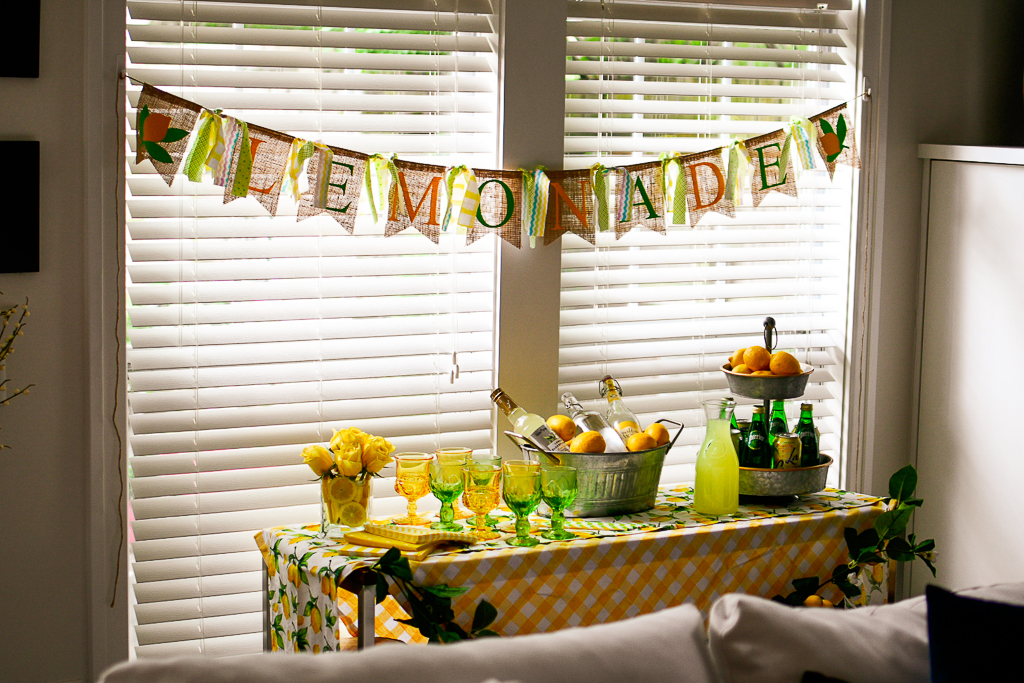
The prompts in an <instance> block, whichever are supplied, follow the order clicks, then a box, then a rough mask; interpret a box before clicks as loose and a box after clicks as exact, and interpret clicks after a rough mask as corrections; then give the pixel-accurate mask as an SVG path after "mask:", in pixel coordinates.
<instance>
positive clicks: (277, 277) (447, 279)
mask: <svg viewBox="0 0 1024 683" xmlns="http://www.w3.org/2000/svg"><path fill="white" fill-rule="evenodd" d="M496 25H497V20H496V17H495V15H494V13H493V12H492V10H491V3H489V2H486V1H481V0H458V1H454V0H453V1H448V0H438V1H437V2H433V0H429V1H418V2H397V1H394V2H388V1H380V2H368V1H361V0H348V1H346V2H337V1H336V2H329V3H328V2H325V3H323V6H321V4H320V3H313V2H297V1H293V0H278V1H277V2H276V3H273V4H272V3H265V2H259V1H251V2H228V1H224V2H191V1H187V2H186V1H181V0H129V1H128V35H127V39H126V40H127V43H126V44H127V59H128V73H129V75H130V76H132V77H134V78H137V79H140V80H143V81H146V82H149V83H151V84H153V85H155V86H157V87H159V88H161V89H164V90H167V91H169V92H171V93H174V94H176V95H179V96H181V97H184V98H186V99H189V100H192V101H195V102H198V103H200V104H202V105H203V106H206V107H209V108H218V109H224V110H225V111H226V112H227V113H230V114H231V115H233V116H237V117H239V118H242V119H243V120H246V121H249V122H251V123H256V124H260V125H263V126H266V127H269V128H273V129H276V130H280V131H283V132H287V133H290V134H294V135H297V136H299V137H303V138H306V139H311V140H320V141H323V142H325V143H327V144H331V145H335V146H339V147H345V148H348V149H354V150H357V151H360V152H364V153H375V152H380V153H386V154H391V153H397V154H399V155H400V156H401V157H402V158H403V159H407V160H414V161H416V160H418V161H425V162H429V163H435V164H447V163H449V162H450V161H451V160H453V159H456V158H457V159H458V161H459V163H469V164H472V165H477V166H482V167H491V168H493V167H494V165H495V153H496V148H497V138H496V121H497V91H498V89H497V77H496V72H497V57H496V44H497V40H496V37H495V30H496ZM138 93H139V88H137V87H135V86H129V90H128V94H129V104H128V109H129V110H128V116H127V122H126V125H127V126H128V133H129V135H128V140H129V147H130V152H131V153H130V154H129V156H128V159H127V168H128V177H127V255H128V262H127V279H128V319H129V327H128V338H129V346H128V363H129V428H130V434H129V465H130V490H131V498H130V506H129V507H130V520H131V539H130V540H131V543H130V556H129V559H130V563H131V586H132V593H133V605H132V615H131V620H132V625H133V629H132V639H133V640H132V646H133V654H135V655H137V656H160V655H173V654H186V653H199V652H205V653H208V654H235V653H241V652H252V651H258V650H260V649H262V636H261V629H262V615H261V609H262V602H261V592H260V568H261V560H260V556H259V552H258V551H257V550H256V546H255V542H254V539H253V535H254V533H255V531H256V530H258V529H261V528H264V527H267V526H273V525H279V524H294V523H315V522H318V521H319V519H320V513H319V487H318V486H317V485H316V484H315V483H313V475H312V473H311V472H310V470H309V468H308V467H306V466H305V465H303V464H302V463H301V459H300V452H301V449H302V447H303V446H304V445H306V444H309V443H317V442H325V441H327V440H329V438H330V436H331V432H332V430H333V429H334V428H340V427H345V426H358V427H360V428H361V429H363V430H364V431H368V432H371V433H373V434H378V435H381V436H385V437H386V438H388V439H390V440H391V441H392V442H393V443H394V444H395V446H396V447H397V450H398V451H403V450H425V451H432V450H433V449H434V448H436V447H438V446H440V445H468V446H471V447H473V448H476V449H482V450H489V449H491V448H492V446H493V434H492V425H491V404H490V401H489V398H488V393H489V390H490V389H491V387H492V384H493V356H494V354H493V348H492V347H493V310H494V263H495V254H494V249H495V245H494V242H493V240H492V239H490V238H488V239H484V240H480V241H478V242H476V243H474V244H473V245H472V246H469V247H466V246H465V242H464V240H462V239H459V240H458V241H459V246H458V247H456V245H455V239H453V238H452V237H447V236H443V237H442V240H441V243H440V244H439V245H434V244H433V243H432V242H430V241H429V240H428V239H427V238H426V237H424V236H422V235H420V234H419V233H416V232H413V231H411V230H409V231H406V232H405V233H402V234H399V235H396V236H393V237H390V238H386V239H385V238H384V237H383V234H382V233H383V228H382V226H376V225H374V224H373V223H372V220H371V219H370V217H369V216H368V215H364V214H362V212H361V216H360V219H359V220H358V221H357V224H356V231H355V234H354V235H349V234H347V233H345V232H344V230H342V229H341V228H340V227H339V226H338V224H337V223H336V222H335V221H333V220H331V219H330V218H329V217H325V216H320V217H315V218H311V219H308V220H304V221H302V222H297V221H296V219H295V213H296V207H295V205H294V203H290V202H289V200H287V199H285V198H284V197H282V200H281V206H280V208H279V211H278V216H277V217H273V218H272V217H270V216H269V215H268V214H267V212H266V211H265V210H264V209H263V207H262V206H261V205H259V204H258V203H257V202H256V201H255V200H253V199H251V198H250V199H241V200H237V201H234V202H231V203H229V204H225V203H224V202H223V197H222V195H223V189H222V188H220V187H217V186H214V185H212V184H210V183H191V182H189V181H187V180H186V179H185V178H184V177H183V176H180V175H179V176H178V177H176V178H175V181H174V183H173V185H172V186H171V187H170V188H168V187H167V185H166V184H165V183H164V182H163V180H161V178H160V177H159V176H158V175H157V174H156V173H155V172H154V169H153V168H152V166H151V165H150V164H149V163H148V162H144V163H143V164H141V165H136V164H135V163H134V146H135V137H134V131H133V130H132V127H133V126H134V124H135V114H136V112H135V110H134V104H135V103H136V102H137V100H138ZM364 204H365V202H364ZM362 208H365V206H364V207H362ZM453 354H457V355H455V356H453ZM453 362H457V363H458V368H459V373H458V378H457V379H454V378H453V376H452V369H453V367H454V365H453ZM384 474H385V475H387V474H389V472H388V471H387V470H386V471H385V473H384ZM377 484H378V485H377V486H376V487H375V496H376V497H377V503H378V505H377V507H376V508H375V511H374V512H375V513H376V514H381V513H387V512H389V509H388V508H389V502H390V503H393V504H392V505H391V508H394V509H395V510H397V508H398V507H399V506H398V502H399V501H398V500H397V499H395V498H392V499H391V500H390V501H388V500H384V499H386V498H387V497H388V496H394V495H395V494H394V490H393V480H391V479H389V478H385V479H383V480H378V481H377Z"/></svg>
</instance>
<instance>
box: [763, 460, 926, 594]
mask: <svg viewBox="0 0 1024 683" xmlns="http://www.w3.org/2000/svg"><path fill="white" fill-rule="evenodd" d="M916 488H917V470H915V469H914V467H913V465H907V466H906V467H904V468H903V469H901V470H899V471H898V472H896V474H894V475H892V477H891V478H890V479H889V497H888V498H883V499H882V500H883V501H884V502H885V503H886V507H887V508H888V509H887V510H886V511H885V512H883V513H882V514H881V515H879V516H878V518H877V519H875V525H874V527H872V528H871V529H868V530H866V531H862V532H860V533H859V534H858V533H857V531H856V530H855V529H853V528H852V527H846V529H844V530H843V536H844V537H845V538H846V545H847V547H848V548H849V551H850V559H849V561H847V563H846V564H841V565H839V566H838V567H836V568H835V569H834V570H833V571H832V576H831V577H830V578H828V579H825V580H824V581H819V580H818V577H816V576H809V577H805V578H802V579H794V580H793V589H794V590H793V592H792V593H790V594H789V595H785V596H783V595H776V596H775V597H773V598H772V600H775V601H777V602H782V603H785V604H787V605H794V606H799V605H803V604H804V601H805V600H806V599H807V598H809V597H810V596H812V595H815V594H816V593H817V592H818V591H819V590H821V589H822V588H824V587H825V586H827V585H829V584H834V585H835V586H836V587H837V588H838V589H839V590H841V591H842V592H843V595H845V596H846V597H847V598H848V599H853V598H857V597H859V596H860V592H861V591H860V588H859V587H858V586H856V585H854V583H853V581H852V580H851V577H856V576H857V574H858V573H859V572H860V570H861V569H862V568H864V567H865V566H869V565H875V564H879V563H882V562H888V561H890V560H894V561H896V562H913V561H914V559H915V558H920V559H921V561H923V562H924V563H925V564H926V565H927V566H928V569H930V570H931V572H932V576H935V564H934V562H935V540H934V539H928V540H927V541H922V542H920V543H918V542H917V539H916V537H915V536H914V534H910V536H909V537H907V538H904V537H903V534H904V532H905V531H906V529H907V524H908V523H909V522H910V518H911V517H912V516H913V514H914V508H918V507H921V505H923V504H924V501H923V500H921V499H920V498H914V497H913V496H914V489H916ZM839 606H840V607H845V606H846V605H845V604H840V605H839Z"/></svg>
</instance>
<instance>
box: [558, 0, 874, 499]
mask: <svg viewBox="0 0 1024 683" xmlns="http://www.w3.org/2000/svg"><path fill="white" fill-rule="evenodd" d="M845 4H846V7H845V9H849V3H845ZM756 5H771V7H759V6H756ZM786 5H789V7H786ZM838 5H839V3H835V2H832V3H829V6H830V7H831V8H832V9H829V10H826V11H818V10H817V9H816V3H813V2H810V3H808V2H800V1H799V0H793V1H791V2H770V3H769V2H764V3H748V5H746V6H744V5H742V4H740V3H723V4H720V5H708V4H705V3H689V2H653V1H645V2H642V1H639V0H638V1H623V0H616V1H614V2H611V1H605V2H602V1H601V0H575V1H573V2H570V3H569V20H568V26H567V43H566V89H565V93H566V97H565V168H567V169H573V168H585V167H587V166H590V165H591V164H593V163H595V162H597V161H600V162H601V163H603V164H604V165H606V166H608V167H613V166H617V165H622V164H634V163H640V162H644V161H651V160H656V159H657V158H658V155H659V153H662V152H669V151H674V152H678V153H681V154H685V153H692V152H701V151H705V150H711V149H714V148H716V147H719V146H726V145H728V144H729V143H730V142H731V141H732V139H733V138H734V136H735V137H740V138H747V137H752V136H755V135H759V134H763V133H768V132H770V131H772V130H777V129H778V128H781V127H782V126H783V125H785V124H787V123H788V122H789V117H790V116H791V115H794V114H800V115H803V116H811V115H814V114H816V113H819V112H821V111H823V110H825V109H828V108H830V107H832V106H835V105H837V104H839V103H841V102H844V101H847V100H851V99H853V98H854V97H855V96H856V95H857V92H856V90H855V87H856V86H855V84H856V78H855V65H856V63H857V60H856V54H855V47H856V38H855V36H854V35H853V32H852V31H851V30H850V29H852V28H854V27H855V26H856V17H855V14H854V13H853V12H849V11H840V10H839V9H837V7H838ZM818 164H819V167H820V166H821V162H820V160H819V161H818ZM794 165H795V167H798V166H796V162H794ZM855 181H856V175H855V173H854V172H853V171H852V170H851V169H850V168H848V167H845V166H840V167H837V171H836V175H835V179H834V180H833V181H830V180H829V177H828V173H827V172H826V171H825V170H822V169H820V168H819V170H811V171H806V170H804V171H799V173H798V191H799V199H792V198H788V197H783V196H782V195H780V194H778V193H772V194H770V195H768V196H767V197H766V198H765V200H764V202H763V203H762V204H761V205H760V206H759V207H758V209H757V210H753V209H752V204H751V197H750V192H749V189H748V191H747V192H746V196H745V200H744V203H743V205H742V206H739V207H737V208H736V216H735V218H728V217H725V216H723V215H721V214H718V213H707V214H705V216H704V217H703V218H702V220H701V221H700V222H699V224H698V225H697V226H696V227H693V228H691V227H690V226H688V225H678V226H674V225H669V226H668V234H667V235H664V236H663V235H659V234H656V233H654V232H651V231H648V230H646V229H634V230H632V231H630V232H629V233H627V234H626V235H624V236H623V237H622V238H621V239H618V240H616V238H615V235H614V232H600V233H598V234H597V240H596V246H592V245H591V244H589V243H588V242H586V241H585V240H584V239H582V238H580V237H578V236H576V235H574V234H566V235H565V236H564V237H562V239H561V243H562V295H561V332H560V355H559V366H560V367H559V387H560V389H561V391H571V392H573V393H574V394H575V395H576V396H577V398H579V399H581V401H582V402H583V403H584V405H585V406H587V407H594V406H597V405H600V403H602V401H601V399H600V397H599V395H598V391H597V381H596V380H598V379H600V378H601V377H602V376H603V375H605V374H611V375H613V376H614V377H616V378H617V379H619V380H621V384H622V387H623V391H624V400H625V401H626V402H627V403H628V405H629V406H630V407H631V408H632V410H633V411H634V412H636V413H637V415H638V416H639V417H640V419H641V421H642V422H643V423H645V424H646V423H648V422H651V421H653V420H655V419H657V418H660V417H667V418H671V419H674V420H677V421H680V422H682V423H684V424H685V425H686V429H685V431H684V432H683V434H682V435H681V436H680V439H679V442H678V444H677V447H676V448H674V449H673V450H672V451H671V452H670V454H669V460H668V461H667V463H666V467H665V470H664V473H663V477H662V479H663V481H685V480H691V481H692V479H693V462H694V460H695V458H696V449H697V446H698V445H699V444H700V443H701V441H702V439H703V428H702V426H701V425H702V424H703V412H702V411H701V408H700V402H701V400H702V399H703V398H708V397H715V396H722V395H726V394H728V389H727V384H726V380H725V377H724V376H723V374H722V373H721V371H720V370H719V369H718V368H719V366H721V365H722V364H723V363H724V362H726V360H727V358H728V357H729V356H730V355H731V354H732V352H733V351H735V350H736V349H737V348H742V347H745V346H749V345H752V344H763V343H764V342H763V341H762V340H761V330H762V321H763V319H764V317H765V316H766V315H772V316H774V317H775V318H776V320H777V322H778V327H779V330H780V331H781V333H782V334H781V335H780V337H779V344H778V347H779V348H780V349H792V350H795V352H796V355H797V357H798V358H799V359H800V360H801V361H803V362H806V363H810V364H812V365H813V366H814V367H815V368H816V369H815V372H814V374H813V375H812V377H811V382H810V384H808V387H807V391H806V393H805V395H804V399H805V400H809V401H811V402H813V403H814V404H815V405H814V415H815V418H816V424H817V426H818V427H819V429H820V431H821V434H822V450H823V451H826V452H828V453H831V454H833V455H836V454H838V453H839V452H840V451H841V448H842V446H841V434H842V428H843V415H844V413H843V405H844V401H843V391H844V381H843V380H844V377H843V373H844V369H845V355H846V339H847V325H848V319H847V318H848V313H847V312H848V310H849V309H848V302H849V298H850V289H849V285H848V280H849V277H850V273H849V268H850V257H849V253H850V247H851V244H852V226H853V221H852V215H851V211H852V198H853V196H854V188H855ZM739 402H740V403H741V405H742V404H744V403H747V404H752V403H754V401H751V400H747V399H739ZM787 408H788V412H789V416H790V419H791V420H792V421H795V419H796V416H797V414H798V413H799V401H794V402H790V404H789V405H788V406H787ZM737 412H738V413H739V414H740V415H741V416H742V417H749V413H750V408H748V407H741V408H739V409H738V411H737ZM837 460H838V458H837ZM841 471H842V467H841V463H839V464H837V465H836V466H833V467H832V468H830V477H831V479H830V482H831V483H832V484H833V485H835V484H837V483H838V481H839V479H838V477H839V475H840V473H841Z"/></svg>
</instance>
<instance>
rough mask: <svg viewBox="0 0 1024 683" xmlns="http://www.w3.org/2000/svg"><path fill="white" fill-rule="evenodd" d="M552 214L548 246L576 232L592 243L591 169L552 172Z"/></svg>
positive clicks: (547, 225) (547, 222)
mask: <svg viewBox="0 0 1024 683" xmlns="http://www.w3.org/2000/svg"><path fill="white" fill-rule="evenodd" d="M548 179H549V180H551V185H550V187H549V188H548V213H547V217H546V218H545V224H544V244H551V243H552V242H554V241H556V240H557V239H558V238H559V237H561V236H562V235H563V234H565V231H566V230H568V231H569V232H573V233H576V234H577V235H579V236H580V237H582V238H583V239H585V240H586V241H588V242H590V243H591V244H595V238H594V218H593V217H594V195H593V192H592V189H591V185H590V183H591V179H590V169H588V168H581V169H579V170H576V171H548Z"/></svg>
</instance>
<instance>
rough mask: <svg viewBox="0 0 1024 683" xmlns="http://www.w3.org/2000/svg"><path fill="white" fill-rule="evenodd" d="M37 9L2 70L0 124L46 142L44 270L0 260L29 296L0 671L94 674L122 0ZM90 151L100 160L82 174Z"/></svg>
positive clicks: (6, 277) (13, 283)
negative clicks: (15, 70)
mask: <svg viewBox="0 0 1024 683" xmlns="http://www.w3.org/2000/svg"><path fill="white" fill-rule="evenodd" d="M111 5H113V7H111ZM104 13H106V17H105V16H104ZM104 18H106V22H105V21H104ZM118 21H120V24H121V29H120V34H119V32H118V27H117V22H118ZM41 23H42V27H41V41H40V42H41V57H40V68H39V72H40V77H39V78H38V79H15V78H0V139H7V140H11V139H24V140H39V141H40V147H41V164H40V165H41V192H40V195H41V196H40V204H41V206H40V270H39V272H38V273H24V274H3V275H0V290H2V291H3V292H4V294H3V297H2V300H3V302H4V303H6V304H10V303H13V302H16V301H19V300H23V299H24V298H25V297H26V296H27V297H30V299H31V311H32V315H31V317H30V318H29V325H28V326H27V327H26V329H25V334H24V336H23V337H21V338H20V339H19V341H18V344H17V346H16V349H17V350H16V352H15V353H14V355H13V357H12V358H11V361H10V363H9V364H8V368H7V370H8V375H9V377H10V378H11V380H12V382H11V384H12V385H13V386H21V385H23V384H27V383H34V384H35V385H36V386H35V388H34V389H32V391H31V393H30V394H29V395H27V396H23V397H21V398H19V399H17V400H15V401H13V402H12V403H11V404H10V405H8V406H4V407H2V408H0V428H2V431H0V442H2V443H5V444H8V445H10V446H11V450H5V451H2V452H0V459H2V464H3V477H2V479H0V481H2V482H3V483H2V492H0V496H2V499H3V508H2V509H3V511H4V529H5V530H4V541H3V549H2V552H0V574H2V575H3V576H4V577H5V580H4V581H2V582H0V605H3V609H2V614H3V618H4V640H5V643H4V647H3V648H0V672H2V673H0V678H2V679H3V680H9V681H19V683H20V682H26V683H28V682H32V681H78V680H89V679H90V678H91V673H90V672H91V670H93V669H94V668H97V667H100V666H102V665H103V663H104V661H105V660H110V659H113V658H116V656H117V652H123V653H125V654H126V653H127V648H126V646H125V644H119V645H118V644H115V645H114V649H113V651H110V652H108V654H107V655H99V656H96V657H94V656H93V652H94V651H96V650H94V647H99V648H100V650H101V651H106V647H107V645H106V643H105V642H104V641H103V637H102V634H104V633H105V632H106V631H107V629H108V628H112V629H113V630H115V631H116V630H118V628H117V627H115V626H113V625H114V624H116V623H117V622H121V623H122V624H123V623H124V621H125V620H126V608H125V602H124V574H123V571H122V577H121V583H122V586H121V591H120V597H119V604H118V605H116V606H115V608H114V609H113V610H107V611H106V612H104V611H102V610H99V609H94V605H97V604H102V603H103V602H104V601H109V600H110V593H111V591H112V588H113V576H112V574H111V575H109V576H104V575H103V573H102V572H96V571H94V567H95V564H94V559H93V558H94V553H98V554H102V555H103V556H104V557H105V558H107V559H108V560H109V559H110V558H111V557H112V554H111V545H110V540H111V539H109V538H103V537H98V536H96V534H95V533H94V529H93V528H92V526H91V525H90V519H91V518H92V517H91V516H90V505H91V504H93V503H96V504H97V505H98V506H100V507H101V508H102V509H103V510H105V511H107V512H108V513H115V514H116V508H115V507H114V505H116V502H115V501H116V499H110V497H109V493H110V492H111V491H113V492H114V494H115V495H116V491H117V488H116V486H112V487H111V488H110V489H108V490H107V491H106V492H104V491H102V490H97V491H96V493H97V494H101V495H97V496H93V495H90V486H91V483H92V482H98V484H99V485H102V484H103V482H102V481H99V480H98V479H97V478H96V475H97V474H98V473H99V472H100V471H101V470H102V469H103V467H96V466H95V465H96V464H97V463H101V462H108V463H109V464H110V465H111V466H113V467H114V469H115V470H116V463H117V458H118V452H117V450H116V445H115V446H114V449H113V450H107V449H108V446H109V443H108V442H107V431H108V430H106V429H104V428H103V426H102V424H103V419H102V418H100V417H99V416H100V415H103V414H106V415H107V418H106V419H107V420H109V416H110V415H112V413H113V408H112V403H111V402H110V401H109V400H104V398H105V397H103V396H101V395H99V394H104V393H106V394H107V397H106V398H112V396H113V393H112V391H110V392H108V391H107V389H109V388H112V382H108V383H106V384H104V383H103V382H93V381H92V378H93V377H95V376H96V375H97V374H102V373H106V372H107V371H108V370H109V368H105V367H104V365H105V364H109V363H110V362H111V359H104V358H102V357H101V355H100V353H99V351H98V347H97V346H96V343H97V341H98V340H96V339H94V338H93V335H95V334H96V333H97V332H102V334H105V335H109V336H110V338H111V339H113V338H114V337H113V335H114V329H113V321H114V319H115V318H114V315H113V314H114V309H113V307H112V306H111V305H110V301H109V297H104V296H102V295H98V294H97V292H98V290H99V289H100V288H102V287H103V284H104V280H103V277H104V273H106V274H107V275H110V274H112V272H113V270H112V269H116V266H115V265H114V263H113V258H114V257H115V256H116V250H114V251H111V250H109V247H110V244H111V243H112V242H113V241H116V237H117V235H116V231H114V232H111V231H112V229H113V227H114V226H115V225H116V223H115V222H114V215H113V214H112V212H111V211H112V209H113V207H115V206H116V205H117V196H116V194H115V192H116V183H110V180H111V178H115V179H116V174H117V165H116V163H117V162H116V157H117V148H116V146H115V145H114V140H115V139H116V137H115V136H116V134H117V128H116V125H117V124H118V123H119V122H118V120H117V117H118V103H117V97H116V89H117V80H116V74H117V66H116V55H117V54H118V53H123V51H124V47H123V38H119V35H120V36H123V33H124V31H123V23H124V5H123V3H122V4H120V7H118V6H117V3H103V2H98V1H92V2H89V1H88V0H47V1H46V2H43V3H42V20H41ZM118 40H121V44H120V46H118V44H117V42H118ZM111 46H113V50H111V49H110V48H111ZM103 140H105V141H107V142H106V144H105V146H104V144H103V142H102V141H103ZM97 150H100V151H101V152H102V154H99V155H97V153H96V152H97ZM4 162H5V163H10V162H9V161H8V160H5V161H4ZM121 163H122V164H123V161H122V162H121ZM92 165H97V166H100V167H101V170H99V171H97V172H95V173H92V174H91V175H87V173H86V167H87V166H92ZM11 199H13V198H11ZM104 210H106V213H105V214H104V213H103V212H104ZM104 220H105V221H106V222H105V224H106V227H107V230H108V234H107V237H108V238H110V239H109V240H108V241H107V244H103V242H102V238H103V237H104V235H103V234H102V229H103V225H104ZM4 229H12V227H10V226H6V225H5V226H4ZM104 247H107V248H108V250H107V251H106V253H104V251H103V249H104ZM107 284H108V286H107V287H106V289H107V290H109V293H113V292H114V291H116V289H115V287H116V286H115V285H114V281H113V280H110V279H108V280H107ZM110 377H111V380H112V377H113V373H112V372H111V373H110ZM108 385H109V386H108ZM108 409H109V410H108ZM94 452H95V453H97V454H98V456H97V457H98V459H95V460H94V459H93V453H94ZM109 483H110V484H112V485H113V484H116V482H109ZM103 498H106V500H103ZM113 548H114V549H116V539H115V545H114V546H113ZM93 577H96V578H97V580H96V581H92V579H93ZM94 587H95V588H96V589H97V590H95V591H94V590H93V588H94ZM108 617H113V618H112V619H110V618H108ZM121 630H123V628H122V629H121ZM122 656H123V655H122Z"/></svg>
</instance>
